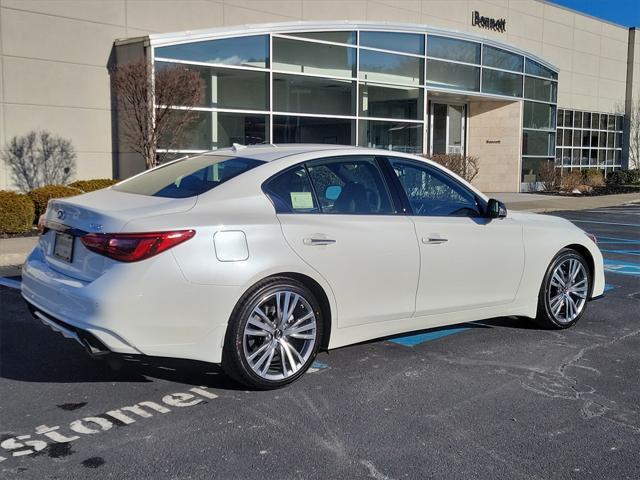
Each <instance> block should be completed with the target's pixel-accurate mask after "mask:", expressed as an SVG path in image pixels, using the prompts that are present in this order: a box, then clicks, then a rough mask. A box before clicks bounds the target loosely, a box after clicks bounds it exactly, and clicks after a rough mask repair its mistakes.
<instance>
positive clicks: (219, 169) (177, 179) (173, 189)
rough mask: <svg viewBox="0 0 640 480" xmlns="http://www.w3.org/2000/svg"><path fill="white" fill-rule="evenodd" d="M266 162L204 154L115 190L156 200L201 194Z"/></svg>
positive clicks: (119, 186)
mask: <svg viewBox="0 0 640 480" xmlns="http://www.w3.org/2000/svg"><path fill="white" fill-rule="evenodd" d="M262 163H264V162H263V161H261V160H253V159H250V158H238V157H227V156H222V155H201V156H198V157H192V158H185V159H184V160H178V161H177V162H173V163H169V164H167V165H164V166H162V167H160V168H156V169H155V170H151V171H149V172H146V173H143V174H142V175H139V176H137V177H135V178H132V179H131V180H127V181H126V182H123V183H121V184H119V185H116V186H114V187H113V189H114V190H117V191H119V192H127V193H137V194H139V195H149V196H152V197H167V198H186V197H193V196H194V195H200V194H201V193H204V192H207V191H209V190H211V189H212V188H214V187H217V186H218V185H220V184H221V183H224V182H226V181H227V180H230V179H232V178H233V177H237V176H238V175H240V174H241V173H244V172H246V171H248V170H251V169H252V168H255V167H257V166H258V165H261V164H262Z"/></svg>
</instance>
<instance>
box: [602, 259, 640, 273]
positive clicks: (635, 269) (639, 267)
mask: <svg viewBox="0 0 640 480" xmlns="http://www.w3.org/2000/svg"><path fill="white" fill-rule="evenodd" d="M604 270H605V272H609V273H618V274H621V275H632V276H634V277H640V263H632V262H622V261H618V260H610V259H606V258H605V260H604Z"/></svg>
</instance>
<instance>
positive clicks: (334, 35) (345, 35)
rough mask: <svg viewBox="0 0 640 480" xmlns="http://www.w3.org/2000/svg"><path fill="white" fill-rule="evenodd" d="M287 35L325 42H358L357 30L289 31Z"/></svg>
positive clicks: (351, 43)
mask: <svg viewBox="0 0 640 480" xmlns="http://www.w3.org/2000/svg"><path fill="white" fill-rule="evenodd" d="M286 35H289V36H292V37H301V38H310V39H312V40H321V41H323V42H334V43H347V44H349V45H355V44H356V32H299V33H287V34H286Z"/></svg>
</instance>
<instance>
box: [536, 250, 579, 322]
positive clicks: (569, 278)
mask: <svg viewBox="0 0 640 480" xmlns="http://www.w3.org/2000/svg"><path fill="white" fill-rule="evenodd" d="M590 291H591V274H590V271H589V266H588V264H587V261H586V259H585V258H584V257H583V256H582V255H580V254H579V253H578V252H576V251H575V250H571V249H568V248H566V249H563V250H561V251H560V253H558V254H557V255H556V256H555V258H554V259H553V261H552V262H551V265H549V268H548V269H547V272H546V274H545V276H544V280H543V281H542V286H541V287H540V294H539V297H538V315H537V317H536V321H537V322H538V323H539V324H540V325H542V326H544V327H546V328H553V329H563V328H569V327H571V326H573V325H574V324H575V323H576V322H577V321H578V320H580V317H582V315H583V313H584V310H585V307H586V304H587V299H588V297H589V292H590Z"/></svg>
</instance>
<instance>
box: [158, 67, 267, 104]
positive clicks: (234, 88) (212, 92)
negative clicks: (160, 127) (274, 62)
mask: <svg viewBox="0 0 640 480" xmlns="http://www.w3.org/2000/svg"><path fill="white" fill-rule="evenodd" d="M173 65H175V64H171V63H165V62H156V71H158V70H160V69H162V68H171V67H172V66H173ZM189 70H193V71H195V72H198V73H199V74H200V76H201V77H202V80H203V84H204V89H205V91H204V94H203V96H202V103H201V104H200V105H195V106H199V107H218V108H238V109H247V110H268V109H269V94H268V92H269V90H268V88H269V74H268V73H267V72H256V71H254V70H238V69H231V68H218V67H205V66H201V65H190V66H189Z"/></svg>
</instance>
